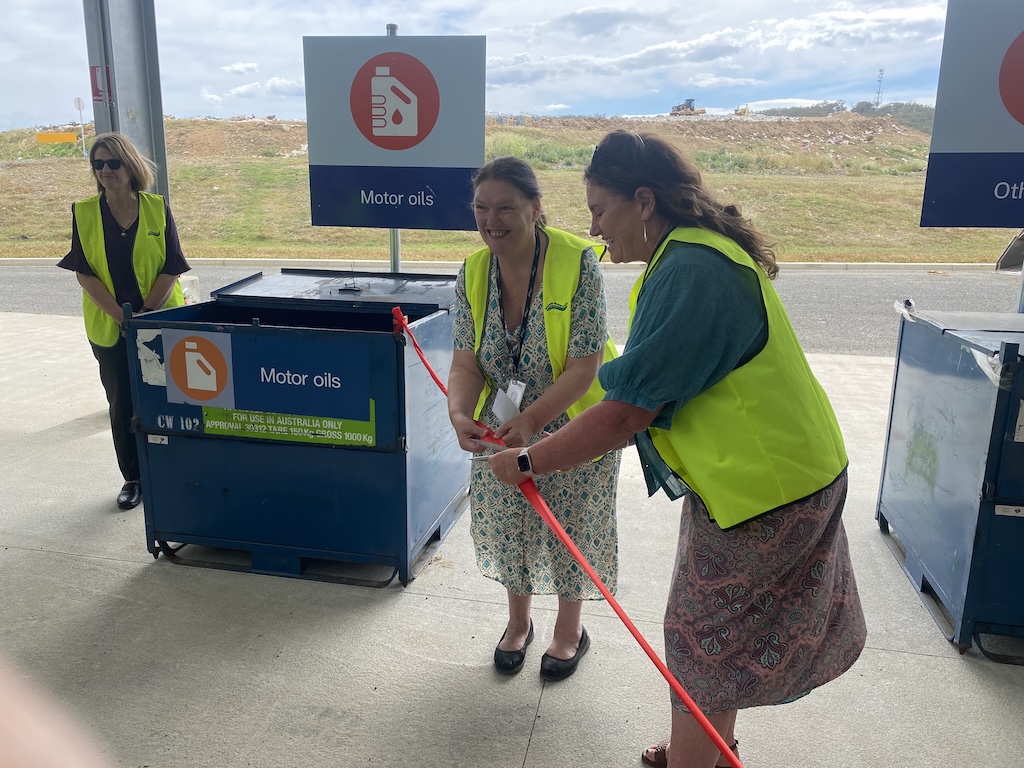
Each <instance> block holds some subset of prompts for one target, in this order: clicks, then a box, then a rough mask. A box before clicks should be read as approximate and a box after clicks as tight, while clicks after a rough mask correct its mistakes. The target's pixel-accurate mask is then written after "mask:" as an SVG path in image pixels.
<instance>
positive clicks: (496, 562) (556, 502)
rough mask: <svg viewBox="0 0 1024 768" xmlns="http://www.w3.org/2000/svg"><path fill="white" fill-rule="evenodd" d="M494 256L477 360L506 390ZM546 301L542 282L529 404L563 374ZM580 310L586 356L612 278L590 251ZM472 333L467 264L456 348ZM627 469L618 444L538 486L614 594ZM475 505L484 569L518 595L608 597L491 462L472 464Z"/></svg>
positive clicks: (530, 336)
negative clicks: (551, 352) (550, 341)
mask: <svg viewBox="0 0 1024 768" xmlns="http://www.w3.org/2000/svg"><path fill="white" fill-rule="evenodd" d="M494 262H495V257H494V256H493V255H492V256H491V265H490V277H489V280H490V287H489V289H488V297H489V298H488V304H487V316H486V319H485V321H484V330H483V336H482V339H481V342H480V351H479V353H478V355H477V363H478V364H479V365H480V369H481V370H482V371H483V373H484V375H485V376H487V378H488V379H489V380H490V381H491V382H492V384H494V385H495V386H496V387H500V388H501V389H505V388H507V387H508V384H509V380H510V379H511V374H512V369H511V364H510V362H509V354H508V346H507V344H506V341H505V339H504V328H503V327H502V321H501V313H500V311H499V308H498V301H497V295H498V291H497V282H496V281H497V269H496V268H495V263H494ZM543 307H544V286H543V283H542V284H541V285H540V287H539V290H538V291H535V293H534V297H533V301H532V302H531V306H530V313H529V319H528V321H527V331H526V339H525V342H524V344H523V351H522V361H521V363H520V369H519V379H520V380H521V381H523V382H524V383H525V384H526V393H525V395H524V396H523V408H525V407H526V406H527V405H529V404H530V403H532V402H533V401H534V400H536V399H537V398H538V397H539V396H540V395H541V394H542V393H543V392H544V390H545V389H546V388H547V387H549V386H551V384H552V383H553V382H554V378H553V375H552V372H551V362H550V360H549V359H548V345H547V339H546V337H545V333H544V312H543ZM572 313H573V315H572V319H571V325H570V337H569V356H570V357H586V356H587V355H592V354H595V353H597V352H600V351H601V350H602V349H603V348H604V344H605V341H606V339H607V337H608V327H607V317H606V304H605V296H604V282H603V279H602V277H601V269H600V267H599V266H598V263H597V259H596V258H595V257H594V255H593V253H592V252H590V251H587V252H586V253H585V254H584V256H583V261H582V266H581V268H580V282H579V288H578V289H577V291H576V295H575V297H574V298H573V304H572ZM473 340H474V334H473V317H472V315H471V313H470V309H469V302H468V301H467V300H466V275H465V267H463V269H462V270H461V271H460V272H459V276H458V281H457V284H456V302H455V314H454V347H455V349H456V350H468V351H470V352H472V351H473ZM493 398H494V393H493V391H492V393H491V395H490V396H489V397H488V399H487V404H486V406H485V407H484V411H483V413H482V415H481V419H480V420H481V421H482V422H483V423H485V424H487V426H489V427H491V428H492V429H496V428H497V426H498V424H497V420H496V419H495V418H494V415H493V414H492V413H491V402H492V401H493ZM568 421H569V420H568V417H567V416H566V415H565V414H564V413H563V414H561V415H560V416H559V417H558V418H556V419H555V420H554V421H552V422H551V423H550V424H548V425H547V426H546V427H545V429H546V430H547V431H548V432H554V431H555V430H556V429H558V428H560V427H562V426H564V425H565V424H567V423H568ZM618 473H619V452H618V451H615V452H614V453H610V454H608V455H606V456H605V457H604V458H602V459H601V460H600V461H598V462H589V463H587V464H586V465H584V466H582V467H577V468H576V469H573V470H570V471H568V472H565V473H561V474H558V473H556V474H550V475H543V476H541V477H538V478H537V487H538V489H539V490H540V493H541V495H542V496H543V497H544V500H545V501H546V502H547V504H548V506H549V507H550V508H551V511H552V513H554V515H555V517H556V518H557V519H558V521H559V522H560V523H561V524H562V527H564V528H565V530H566V532H567V533H568V534H569V536H570V537H571V538H572V540H573V541H574V542H575V543H576V546H577V547H579V548H580V550H581V551H582V553H583V555H584V557H586V558H587V560H588V561H589V562H590V564H591V566H593V568H594V570H595V571H596V572H597V574H598V575H599V576H600V577H601V580H602V581H604V583H605V584H606V585H607V587H608V589H609V590H611V591H612V592H614V591H615V584H616V580H617V578H618V537H617V532H616V525H615V489H616V484H617V480H618ZM470 503H471V510H472V511H471V514H472V522H471V526H470V528H471V532H472V535H473V542H474V544H475V545H476V560H477V565H479V567H480V570H481V572H482V573H483V575H484V576H486V577H488V578H490V579H494V580H495V581H498V582H500V583H501V584H502V585H504V586H505V588H507V589H508V590H510V591H511V592H513V593H514V594H518V595H550V594H557V595H560V596H561V597H563V598H565V599H566V600H572V601H579V600H600V599H601V593H600V592H599V591H598V589H597V587H595V586H594V585H593V583H592V582H591V581H590V578H589V577H588V576H587V574H586V573H585V572H584V571H583V569H582V568H581V567H580V566H579V565H578V564H577V563H576V561H575V560H574V559H573V557H572V555H571V554H569V552H568V551H567V550H566V549H565V547H564V546H563V545H562V543H561V542H560V541H559V540H558V539H557V537H556V536H555V534H554V533H552V532H551V530H550V529H549V528H548V527H547V525H546V524H545V523H544V521H543V520H541V518H540V516H539V515H538V514H537V512H536V511H535V510H534V509H533V507H532V506H530V503H529V502H528V501H527V500H526V498H525V497H524V496H523V494H522V493H521V492H520V491H519V489H518V488H511V487H509V486H507V485H505V484H503V483H502V482H501V481H500V480H498V479H497V478H496V477H495V476H494V474H493V473H492V472H491V470H490V468H489V467H488V466H487V464H486V462H473V476H472V482H471V486H470Z"/></svg>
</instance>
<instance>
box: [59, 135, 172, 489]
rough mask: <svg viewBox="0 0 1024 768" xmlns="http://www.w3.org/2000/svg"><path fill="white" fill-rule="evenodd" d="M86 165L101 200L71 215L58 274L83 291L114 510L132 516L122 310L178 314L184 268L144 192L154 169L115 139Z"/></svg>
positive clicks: (165, 212)
mask: <svg viewBox="0 0 1024 768" xmlns="http://www.w3.org/2000/svg"><path fill="white" fill-rule="evenodd" d="M89 162H90V164H91V166H92V175H93V178H95V179H96V189H97V191H98V192H99V194H98V195H95V196H94V197H90V198H88V199H86V200H80V201H79V202H77V203H75V204H74V205H73V206H72V207H71V210H72V222H71V250H70V251H69V252H68V254H67V256H65V257H64V258H63V259H62V260H61V261H60V263H59V264H58V265H57V266H58V267H61V268H63V269H68V270H71V271H73V272H74V273H75V276H76V277H77V278H78V282H79V284H81V286H82V314H83V315H84V317H85V333H86V335H87V336H88V337H89V344H90V346H91V347H92V353H93V356H94V357H95V358H96V361H97V362H98V363H99V367H100V381H101V382H102V383H103V389H104V390H105V391H106V394H107V402H108V403H109V404H110V428H111V431H112V433H113V437H114V450H115V452H116V453H117V463H118V465H119V466H120V468H121V474H122V475H123V476H124V481H125V482H124V486H123V487H122V488H121V492H120V493H118V495H117V506H118V507H120V508H121V509H132V508H133V507H136V506H138V504H139V502H140V501H142V488H141V486H140V484H139V456H138V451H137V449H136V445H135V437H134V435H132V433H131V426H130V423H131V417H132V395H131V386H130V380H129V376H128V353H127V350H126V349H125V340H124V337H123V336H122V335H121V323H122V321H123V320H124V314H123V312H122V310H121V307H122V306H123V305H124V304H131V306H132V312H133V313H138V312H150V311H152V310H154V309H161V308H163V307H178V306H181V305H182V304H184V303H185V302H184V298H183V297H182V292H181V286H180V285H179V284H178V275H180V274H181V273H183V272H187V271H188V269H189V266H188V264H187V263H186V261H185V257H184V255H183V254H182V252H181V244H180V243H179V242H178V230H177V228H176V227H175V225H174V219H173V218H172V217H171V209H170V208H169V207H168V206H167V202H166V201H165V200H164V199H163V198H162V197H161V196H160V195H152V194H148V193H146V192H144V191H143V190H145V189H147V188H149V187H151V186H152V185H153V181H154V175H153V163H152V162H151V161H150V160H148V159H147V158H144V157H143V156H142V155H141V154H140V153H139V150H138V149H136V148H135V146H134V145H133V144H132V142H131V141H130V140H129V139H128V137H126V136H123V135H122V134H119V133H103V134H100V135H99V136H97V137H96V139H95V141H93V144H92V149H90V151H89Z"/></svg>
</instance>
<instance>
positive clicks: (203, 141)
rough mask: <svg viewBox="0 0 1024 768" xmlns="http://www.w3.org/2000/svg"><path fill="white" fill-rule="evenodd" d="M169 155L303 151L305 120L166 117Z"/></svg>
mask: <svg viewBox="0 0 1024 768" xmlns="http://www.w3.org/2000/svg"><path fill="white" fill-rule="evenodd" d="M164 132H165V135H166V142H167V156H168V157H171V158H186V157H187V158H197V157H202V158H209V157H221V158H240V157H279V156H288V155H304V154H306V123H305V122H303V121H296V120H276V119H273V118H248V119H235V120H211V119H193V120H176V119H168V120H167V121H166V122H165V123H164Z"/></svg>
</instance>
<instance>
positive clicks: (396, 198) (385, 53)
mask: <svg viewBox="0 0 1024 768" xmlns="http://www.w3.org/2000/svg"><path fill="white" fill-rule="evenodd" d="M484 57H485V44H484V38H483V37H305V38H303V58H304V65H305V74H306V126H307V131H308V141H309V148H308V152H309V190H310V203H311V217H312V222H313V224H314V225H317V226H348V227H381V228H396V229H452V230H455V229H465V230H473V229H476V225H475V223H474V220H473V216H472V213H471V212H470V208H469V203H470V200H471V198H472V182H471V178H472V173H473V171H474V170H475V169H476V168H477V167H479V166H480V165H482V164H483V158H484V72H485V61H484Z"/></svg>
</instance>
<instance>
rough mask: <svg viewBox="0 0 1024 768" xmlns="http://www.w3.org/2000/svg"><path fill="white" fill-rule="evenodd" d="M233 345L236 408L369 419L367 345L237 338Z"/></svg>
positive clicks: (234, 337) (266, 335)
mask: <svg viewBox="0 0 1024 768" xmlns="http://www.w3.org/2000/svg"><path fill="white" fill-rule="evenodd" d="M231 346H232V355H233V358H234V361H233V363H234V371H233V378H234V384H235V408H236V409H240V410H245V411H270V412H274V413H295V414H301V415H304V416H325V417H330V418H336V419H352V420H356V421H368V420H369V418H370V377H369V369H370V356H369V350H368V348H367V346H366V345H365V344H358V343H348V342H338V341H332V342H328V341H326V340H325V339H323V338H311V339H303V338H296V337H295V336H287V337H286V336H271V335H269V334H264V335H261V336H255V335H241V334H236V335H234V336H233V337H232V345H231Z"/></svg>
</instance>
